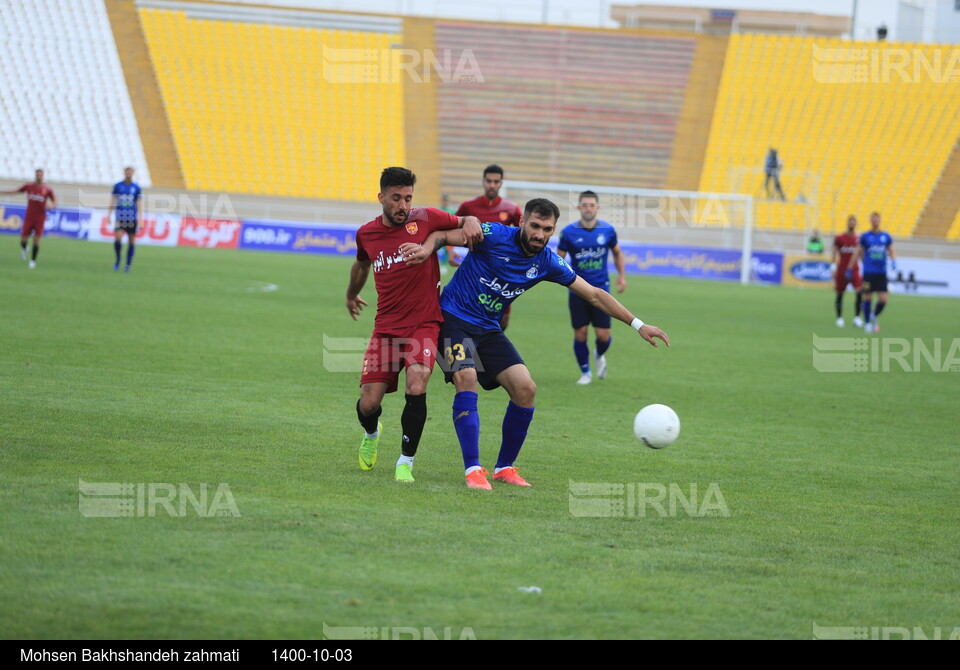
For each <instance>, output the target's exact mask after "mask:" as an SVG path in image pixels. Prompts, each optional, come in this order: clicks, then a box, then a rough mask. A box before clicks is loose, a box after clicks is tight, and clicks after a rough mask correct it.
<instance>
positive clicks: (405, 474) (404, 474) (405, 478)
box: [397, 463, 416, 484]
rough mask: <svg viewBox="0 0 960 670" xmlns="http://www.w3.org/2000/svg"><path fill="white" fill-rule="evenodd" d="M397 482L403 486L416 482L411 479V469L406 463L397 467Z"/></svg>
mask: <svg viewBox="0 0 960 670" xmlns="http://www.w3.org/2000/svg"><path fill="white" fill-rule="evenodd" d="M397 481H398V482H404V483H405V484H412V483H413V482H415V481H416V480H415V479H414V478H413V468H411V467H410V465H409V464H407V463H401V464H400V465H398V466H397Z"/></svg>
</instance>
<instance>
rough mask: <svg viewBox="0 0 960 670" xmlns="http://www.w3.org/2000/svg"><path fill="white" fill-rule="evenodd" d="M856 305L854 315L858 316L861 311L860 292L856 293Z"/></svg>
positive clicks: (861, 298) (861, 300) (861, 295)
mask: <svg viewBox="0 0 960 670" xmlns="http://www.w3.org/2000/svg"><path fill="white" fill-rule="evenodd" d="M855 304H856V308H855V309H856V315H857V316H860V312H861V311H863V294H862V293H861V292H860V291H857V302H856V303H855Z"/></svg>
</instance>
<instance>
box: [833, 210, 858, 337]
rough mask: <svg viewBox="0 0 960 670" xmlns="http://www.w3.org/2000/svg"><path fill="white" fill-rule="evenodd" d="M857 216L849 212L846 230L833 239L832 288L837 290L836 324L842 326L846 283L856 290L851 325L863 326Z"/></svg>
mask: <svg viewBox="0 0 960 670" xmlns="http://www.w3.org/2000/svg"><path fill="white" fill-rule="evenodd" d="M856 229H857V217H855V216H854V215H853V214H851V215H850V216H849V217H847V232H845V233H843V234H842V235H837V236H836V237H835V238H834V239H833V258H832V259H831V261H830V262H831V263H832V265H831V269H832V270H833V289H834V291H836V292H837V326H839V327H840V328H843V324H844V322H843V293H844V291H846V290H847V284H853V290H854V291H855V292H856V302H855V303H854V304H855V307H854V317H853V325H855V326H856V327H857V328H861V327H862V326H863V319H861V318H860V309H861V306H862V304H863V293H862V292H861V291H862V288H863V279H862V278H861V277H860V266H859V265H858V264H857V250H858V249H859V248H860V247H859V244H858V240H857V233H856V232H855V231H856Z"/></svg>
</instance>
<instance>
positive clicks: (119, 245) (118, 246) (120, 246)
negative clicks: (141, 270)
mask: <svg viewBox="0 0 960 670" xmlns="http://www.w3.org/2000/svg"><path fill="white" fill-rule="evenodd" d="M121 249H123V242H118V241H117V240H114V241H113V252H114V253H115V254H116V255H117V265H120V250H121Z"/></svg>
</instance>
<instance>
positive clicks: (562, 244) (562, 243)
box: [557, 228, 572, 254]
mask: <svg viewBox="0 0 960 670" xmlns="http://www.w3.org/2000/svg"><path fill="white" fill-rule="evenodd" d="M567 238H568V235H567V229H566V228H564V229H563V230H561V231H560V239H559V240H558V241H557V249H559V250H560V251H566V252H567V253H568V254H569V253H570V252H571V251H572V249H571V248H570V245H569V244H567Z"/></svg>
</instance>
